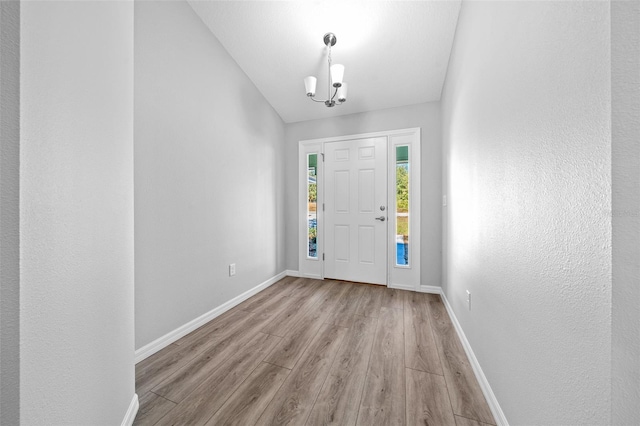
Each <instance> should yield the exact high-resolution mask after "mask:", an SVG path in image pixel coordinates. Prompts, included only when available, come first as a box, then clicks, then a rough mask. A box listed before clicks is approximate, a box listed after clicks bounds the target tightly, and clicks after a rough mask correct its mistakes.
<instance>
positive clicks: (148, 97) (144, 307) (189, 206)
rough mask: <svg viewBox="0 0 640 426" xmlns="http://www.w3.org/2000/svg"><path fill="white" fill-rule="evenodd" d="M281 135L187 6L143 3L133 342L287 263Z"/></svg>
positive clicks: (139, 16)
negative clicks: (232, 265)
mask: <svg viewBox="0 0 640 426" xmlns="http://www.w3.org/2000/svg"><path fill="white" fill-rule="evenodd" d="M283 140H284V124H283V122H282V120H281V119H280V117H278V115H277V114H276V113H275V111H274V110H273V108H271V106H270V105H269V104H268V103H267V102H266V100H265V99H264V97H263V96H262V95H261V94H260V92H258V90H257V89H256V87H255V86H254V85H253V83H252V82H251V81H250V80H249V78H248V77H247V76H246V75H245V74H244V73H243V72H242V70H241V69H240V68H239V67H238V65H237V64H236V63H235V62H234V61H233V59H232V58H231V57H230V56H229V54H228V53H227V52H226V51H225V50H224V48H223V47H222V45H221V44H220V43H219V42H218V40H217V39H216V38H215V37H214V36H213V35H212V34H211V32H210V31H209V29H208V28H207V27H206V26H205V25H204V24H203V23H202V21H201V20H200V18H199V17H198V16H197V15H196V14H195V12H194V11H193V10H192V9H191V7H190V6H189V5H188V4H187V3H186V2H136V5H135V218H136V229H135V250H136V298H135V304H136V305H135V307H136V348H140V347H142V346H144V345H146V344H148V343H150V342H152V341H153V340H155V339H157V338H159V337H161V336H163V335H165V334H167V333H169V332H170V331H173V330H175V329H176V328H178V327H180V326H182V325H184V324H186V323H187V322H189V321H191V320H193V319H195V318H197V317H199V316H200V315H202V314H204V313H206V312H208V311H210V310H212V309H214V308H216V307H218V306H220V305H221V304H223V303H225V302H227V301H228V300H230V299H232V298H233V297H235V296H238V295H239V294H241V293H243V292H245V291H246V290H249V289H250V288H253V287H255V286H256V285H258V284H260V283H261V282H263V281H265V280H267V279H269V278H271V277H273V276H275V275H276V274H278V273H280V272H282V271H283V270H284V246H283V243H284V241H283V240H284V230H283V229H284V228H283V203H284V194H283V191H282V188H284V181H283V177H284V176H283V167H284V166H283V158H282V152H283V151H282V149H283V148H282V144H283ZM230 263H235V264H236V271H237V273H236V275H235V276H234V277H229V276H228V264H230Z"/></svg>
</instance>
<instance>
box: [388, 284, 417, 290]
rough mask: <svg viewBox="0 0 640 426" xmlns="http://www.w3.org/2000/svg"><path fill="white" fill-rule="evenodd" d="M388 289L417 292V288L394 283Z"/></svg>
mask: <svg viewBox="0 0 640 426" xmlns="http://www.w3.org/2000/svg"><path fill="white" fill-rule="evenodd" d="M387 287H389V288H395V289H397V290H407V291H416V288H415V286H412V285H408V284H393V283H389V285H388V286H387Z"/></svg>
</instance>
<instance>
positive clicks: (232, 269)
mask: <svg viewBox="0 0 640 426" xmlns="http://www.w3.org/2000/svg"><path fill="white" fill-rule="evenodd" d="M235 274H236V264H235V263H232V264H230V265H229V276H230V277H232V276H234V275H235Z"/></svg>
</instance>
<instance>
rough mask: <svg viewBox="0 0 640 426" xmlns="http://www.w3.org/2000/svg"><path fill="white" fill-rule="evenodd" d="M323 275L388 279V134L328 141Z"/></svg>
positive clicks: (371, 280) (375, 281)
mask: <svg viewBox="0 0 640 426" xmlns="http://www.w3.org/2000/svg"><path fill="white" fill-rule="evenodd" d="M324 152H325V165H324V167H325V216H324V217H325V232H324V237H325V247H324V251H325V262H324V276H325V277H326V278H333V279H340V280H347V281H359V282H366V283H372V284H385V285H386V284H387V245H388V244H387V211H388V206H387V138H386V137H384V136H383V137H376V138H365V139H357V140H349V141H340V142H327V143H325V145H324Z"/></svg>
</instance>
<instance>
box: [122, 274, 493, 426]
mask: <svg viewBox="0 0 640 426" xmlns="http://www.w3.org/2000/svg"><path fill="white" fill-rule="evenodd" d="M136 392H137V393H138V396H139V397H140V410H139V411H138V415H137V417H136V420H135V423H134V424H135V425H227V424H229V425H242V426H246V425H272V424H277V425H285V424H287V425H329V424H331V425H334V424H335V425H363V426H369V425H405V424H406V425H418V424H419V425H457V426H467V425H476V426H481V425H485V424H495V421H494V419H493V417H492V415H491V411H490V410H489V407H488V406H487V403H486V401H485V399H484V396H483V395H482V391H481V390H480V386H479V385H478V382H477V381H476V378H475V376H474V374H473V370H472V368H471V365H470V364H469V361H468V359H467V357H466V355H465V352H464V349H463V347H462V344H461V343H460V340H459V339H458V336H457V334H456V332H455V329H454V328H453V325H452V323H451V320H450V319H449V316H448V315H447V311H446V309H445V307H444V305H443V303H442V301H441V299H440V296H438V295H434V294H423V293H414V292H409V291H402V290H393V289H388V288H385V287H382V286H374V285H367V284H356V283H347V282H341V281H332V280H325V281H320V280H310V279H305V278H294V277H287V278H284V279H282V280H281V281H279V282H277V283H275V284H273V285H272V286H271V287H269V288H267V289H265V290H264V291H262V292H260V293H258V294H257V295H255V296H253V297H252V298H250V299H248V300H246V301H245V302H243V303H241V304H240V305H238V306H236V307H235V308H233V309H231V310H230V311H227V312H225V313H224V314H223V315H221V316H219V317H218V318H216V319H214V320H213V321H211V322H209V323H207V324H206V325H204V326H202V327H200V328H199V329H197V330H195V331H194V332H192V333H190V334H189V335H187V336H185V337H183V338H182V339H180V340H178V341H176V342H175V343H173V344H172V345H169V346H168V347H166V348H164V349H163V350H161V351H160V352H158V353H156V354H154V355H153V356H151V357H149V358H147V359H145V360H144V361H141V362H140V363H138V364H137V365H136Z"/></svg>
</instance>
